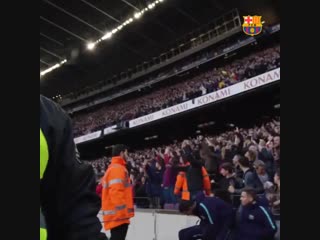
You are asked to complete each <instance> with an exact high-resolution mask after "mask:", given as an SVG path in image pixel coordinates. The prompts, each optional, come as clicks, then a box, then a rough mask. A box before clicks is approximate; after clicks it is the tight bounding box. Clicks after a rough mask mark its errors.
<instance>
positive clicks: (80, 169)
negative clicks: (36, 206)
mask: <svg viewBox="0 0 320 240" xmlns="http://www.w3.org/2000/svg"><path fill="white" fill-rule="evenodd" d="M41 136H43V137H42V138H41ZM41 139H45V140H44V141H45V147H46V148H47V154H46V159H47V166H46V167H45V170H44V172H43V174H41V168H42V167H43V166H42V165H41V164H42V162H41V159H42V156H41V152H42V149H43V147H44V145H42V144H41ZM42 143H44V142H42ZM42 175H43V176H42ZM41 176H42V177H41ZM95 187H96V182H95V177H94V171H93V169H92V167H91V166H89V165H86V164H82V163H81V161H80V160H79V155H78V152H77V150H76V146H75V144H74V140H73V134H72V124H71V120H70V118H69V117H68V116H67V114H65V113H64V112H63V110H62V109H61V108H60V107H59V106H58V105H57V104H55V103H54V102H52V101H51V100H49V99H47V98H45V97H43V96H41V95H40V208H41V212H42V216H43V219H42V220H43V221H42V223H45V225H46V226H45V228H46V232H47V233H46V235H47V236H46V237H47V239H48V240H52V239H59V240H106V239H107V237H106V236H105V234H103V233H101V227H102V225H101V223H100V221H99V219H98V217H97V215H98V212H99V210H100V207H101V202H100V198H99V196H98V195H97V194H96V193H95ZM40 223H41V215H40ZM40 227H41V225H40ZM42 239H43V238H42Z"/></svg>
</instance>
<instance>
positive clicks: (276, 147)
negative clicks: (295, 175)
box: [273, 136, 280, 168]
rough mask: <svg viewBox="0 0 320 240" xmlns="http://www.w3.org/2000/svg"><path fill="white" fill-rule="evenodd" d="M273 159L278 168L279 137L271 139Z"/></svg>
mask: <svg viewBox="0 0 320 240" xmlns="http://www.w3.org/2000/svg"><path fill="white" fill-rule="evenodd" d="M273 157H274V160H275V164H276V168H280V136H276V137H274V138H273Z"/></svg>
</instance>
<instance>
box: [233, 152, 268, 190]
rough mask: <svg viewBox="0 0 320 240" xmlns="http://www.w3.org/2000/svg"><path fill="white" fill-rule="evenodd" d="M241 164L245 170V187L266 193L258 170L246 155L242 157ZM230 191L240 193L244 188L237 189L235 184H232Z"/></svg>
mask: <svg viewBox="0 0 320 240" xmlns="http://www.w3.org/2000/svg"><path fill="white" fill-rule="evenodd" d="M239 166H240V168H241V170H242V172H243V184H244V187H245V188H247V187H250V188H253V189H254V190H255V191H256V192H257V193H258V194H262V193H264V187H263V184H262V182H261V181H260V179H259V177H258V175H257V173H256V171H255V169H254V168H252V167H251V166H250V162H249V160H248V158H246V157H240V159H239ZM229 192H230V193H235V194H240V193H241V192H242V189H235V187H234V186H232V185H230V187H229Z"/></svg>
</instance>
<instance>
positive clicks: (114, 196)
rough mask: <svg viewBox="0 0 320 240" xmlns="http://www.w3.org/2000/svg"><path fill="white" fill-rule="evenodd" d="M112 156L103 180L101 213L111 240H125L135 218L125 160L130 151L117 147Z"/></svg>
mask: <svg viewBox="0 0 320 240" xmlns="http://www.w3.org/2000/svg"><path fill="white" fill-rule="evenodd" d="M112 156H113V157H112V160H111V164H110V165H109V167H108V169H107V171H106V173H105V175H104V177H103V179H102V184H103V189H102V208H101V210H102V211H101V212H102V215H103V223H104V228H105V230H111V240H112V239H116V240H125V237H126V235H127V231H128V227H129V224H130V218H132V217H134V206H133V192H132V185H131V182H130V178H129V174H128V171H127V169H126V160H125V159H126V158H127V156H128V150H127V148H126V147H125V146H124V145H116V146H114V147H113V149H112Z"/></svg>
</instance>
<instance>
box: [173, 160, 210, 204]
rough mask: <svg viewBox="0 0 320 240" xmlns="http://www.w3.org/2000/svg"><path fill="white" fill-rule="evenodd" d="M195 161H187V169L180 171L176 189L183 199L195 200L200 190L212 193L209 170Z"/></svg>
mask: <svg viewBox="0 0 320 240" xmlns="http://www.w3.org/2000/svg"><path fill="white" fill-rule="evenodd" d="M194 162H195V161H193V162H192V163H191V165H190V163H187V164H186V166H187V168H186V169H185V171H181V172H179V174H178V176H177V181H176V185H175V189H174V194H175V195H180V193H181V190H182V194H181V199H182V200H194V199H195V197H196V195H197V194H198V193H199V192H205V193H206V195H207V196H210V194H211V183H210V178H209V175H208V173H207V170H206V169H205V168H204V167H202V166H201V165H200V164H199V163H196V164H194Z"/></svg>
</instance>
